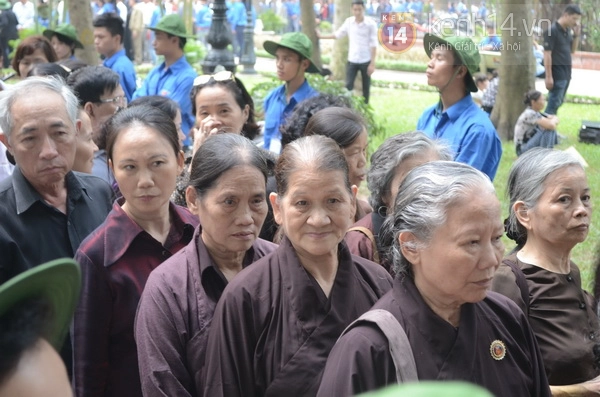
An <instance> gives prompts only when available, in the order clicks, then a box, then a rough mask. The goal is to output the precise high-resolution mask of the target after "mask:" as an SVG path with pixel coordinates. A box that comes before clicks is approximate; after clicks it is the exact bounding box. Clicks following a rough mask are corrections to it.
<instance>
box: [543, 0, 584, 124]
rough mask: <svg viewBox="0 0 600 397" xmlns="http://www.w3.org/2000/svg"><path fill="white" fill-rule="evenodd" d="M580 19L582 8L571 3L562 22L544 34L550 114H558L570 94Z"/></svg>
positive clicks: (547, 106) (558, 22)
mask: <svg viewBox="0 0 600 397" xmlns="http://www.w3.org/2000/svg"><path fill="white" fill-rule="evenodd" d="M580 22H581V9H580V8H579V6H577V5H575V4H569V5H568V6H567V7H566V8H565V11H564V12H563V13H562V15H561V16H560V18H558V21H556V22H554V23H553V24H552V27H551V28H550V29H549V30H548V31H546V32H545V33H544V65H545V66H546V89H548V104H547V105H546V113H547V114H556V112H557V111H558V108H559V107H560V105H562V103H563V100H564V99H565V95H566V94H567V89H568V88H569V82H570V81H571V69H572V67H573V64H572V60H571V53H574V52H575V50H576V49H577V46H578V45H579V34H580V32H581V25H579V23H580Z"/></svg>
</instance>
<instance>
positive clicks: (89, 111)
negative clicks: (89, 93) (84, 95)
mask: <svg viewBox="0 0 600 397" xmlns="http://www.w3.org/2000/svg"><path fill="white" fill-rule="evenodd" d="M83 110H85V112H86V113H87V114H88V115H89V116H90V117H94V104H93V103H92V102H86V103H85V105H83Z"/></svg>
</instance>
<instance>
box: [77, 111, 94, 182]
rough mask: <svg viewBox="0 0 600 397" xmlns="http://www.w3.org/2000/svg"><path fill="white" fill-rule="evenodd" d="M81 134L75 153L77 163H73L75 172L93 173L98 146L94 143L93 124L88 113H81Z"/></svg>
mask: <svg viewBox="0 0 600 397" xmlns="http://www.w3.org/2000/svg"><path fill="white" fill-rule="evenodd" d="M79 120H80V121H81V124H80V127H79V134H78V135H77V148H76V151H75V162H74V163H73V171H79V172H85V173H86V174H91V173H92V165H93V164H94V152H95V151H97V150H98V146H96V144H95V143H94V139H93V138H94V136H93V130H92V122H91V121H90V116H88V115H87V113H86V112H79Z"/></svg>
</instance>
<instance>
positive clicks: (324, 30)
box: [319, 21, 333, 33]
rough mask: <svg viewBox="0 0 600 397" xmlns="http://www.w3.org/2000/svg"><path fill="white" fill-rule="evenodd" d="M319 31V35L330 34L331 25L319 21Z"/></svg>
mask: <svg viewBox="0 0 600 397" xmlns="http://www.w3.org/2000/svg"><path fill="white" fill-rule="evenodd" d="M319 30H320V31H321V33H332V32H333V25H332V24H331V22H329V21H321V23H320V24H319Z"/></svg>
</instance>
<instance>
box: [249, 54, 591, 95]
mask: <svg viewBox="0 0 600 397" xmlns="http://www.w3.org/2000/svg"><path fill="white" fill-rule="evenodd" d="M254 67H255V69H256V70H257V71H260V72H275V70H276V68H275V60H274V59H270V58H260V57H257V58H256V65H254ZM242 69H243V68H242V67H239V68H238V72H239V71H241V70H242ZM372 77H373V79H375V80H385V81H402V82H407V83H417V84H423V85H426V84H427V79H426V77H425V74H424V73H413V72H398V71H394V70H379V69H377V70H375V72H374V73H373V76H372ZM599 82H600V71H598V70H585V69H573V77H572V79H571V84H570V85H569V90H568V93H569V94H573V95H585V96H590V97H600V89H599V87H600V85H599ZM535 87H536V89H537V90H538V91H541V92H544V93H545V92H547V90H546V87H545V86H544V80H543V79H537V80H536V84H535Z"/></svg>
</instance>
